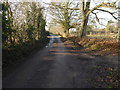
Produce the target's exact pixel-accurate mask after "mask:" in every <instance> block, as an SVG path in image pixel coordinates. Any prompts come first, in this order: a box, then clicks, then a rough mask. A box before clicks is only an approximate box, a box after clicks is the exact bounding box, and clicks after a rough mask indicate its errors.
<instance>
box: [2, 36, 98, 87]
mask: <svg viewBox="0 0 120 90" xmlns="http://www.w3.org/2000/svg"><path fill="white" fill-rule="evenodd" d="M95 66H96V64H95V58H94V57H92V56H88V55H86V54H85V53H81V54H79V53H78V52H75V51H74V50H73V49H70V48H69V49H68V48H66V47H65V45H64V43H63V42H62V41H61V39H60V38H59V37H57V36H51V39H50V42H49V43H48V45H47V46H45V47H44V48H43V49H42V50H40V51H38V52H37V53H36V54H35V55H33V56H31V57H29V58H28V60H25V62H24V63H23V64H22V65H20V66H19V67H18V68H16V69H15V70H14V72H11V73H10V74H9V75H7V76H6V77H4V78H3V88H92V87H94V85H93V83H91V79H92V78H94V75H95V72H94V67H95Z"/></svg>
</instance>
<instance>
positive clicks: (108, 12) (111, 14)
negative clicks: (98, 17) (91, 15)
mask: <svg viewBox="0 0 120 90" xmlns="http://www.w3.org/2000/svg"><path fill="white" fill-rule="evenodd" d="M96 10H100V11H103V12H107V13H109V14H111V15H112V17H113V18H114V19H117V18H116V17H115V16H114V13H112V12H109V11H107V10H103V9H96Z"/></svg>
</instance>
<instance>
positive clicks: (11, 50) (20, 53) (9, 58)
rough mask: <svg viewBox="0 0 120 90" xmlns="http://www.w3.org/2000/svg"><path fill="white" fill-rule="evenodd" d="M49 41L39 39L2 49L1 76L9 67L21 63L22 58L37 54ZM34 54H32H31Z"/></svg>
mask: <svg viewBox="0 0 120 90" xmlns="http://www.w3.org/2000/svg"><path fill="white" fill-rule="evenodd" d="M48 42H49V39H47V38H45V39H41V40H37V41H35V42H26V43H22V44H18V45H15V46H9V47H8V48H4V47H3V48H2V68H3V74H4V72H7V70H8V69H9V68H11V67H14V66H15V65H16V64H17V63H20V62H23V60H24V58H26V57H27V56H29V55H31V54H32V53H33V52H37V51H38V50H40V49H42V48H43V47H44V46H45V45H46V44H47V43H48ZM33 54H34V53H33Z"/></svg>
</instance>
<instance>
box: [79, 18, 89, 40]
mask: <svg viewBox="0 0 120 90" xmlns="http://www.w3.org/2000/svg"><path fill="white" fill-rule="evenodd" d="M87 23H88V17H84V18H83V20H82V26H81V28H80V32H81V33H80V37H81V38H82V37H84V36H86V29H87Z"/></svg>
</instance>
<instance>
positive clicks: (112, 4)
mask: <svg viewBox="0 0 120 90" xmlns="http://www.w3.org/2000/svg"><path fill="white" fill-rule="evenodd" d="M101 7H106V8H113V9H120V7H116V2H113V3H100V4H99V5H97V6H95V7H94V8H93V9H91V10H89V11H88V13H87V15H86V16H89V14H90V13H92V12H93V11H94V10H96V9H98V8H101Z"/></svg>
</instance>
